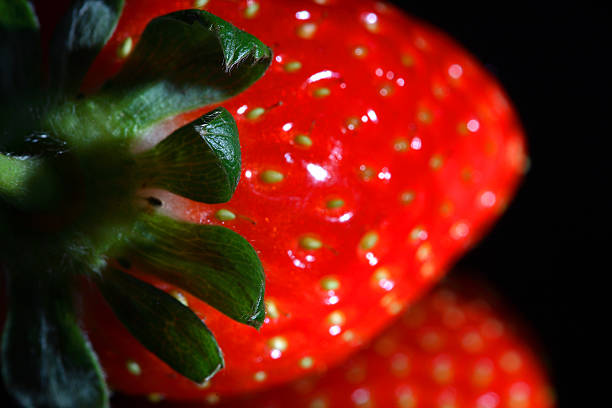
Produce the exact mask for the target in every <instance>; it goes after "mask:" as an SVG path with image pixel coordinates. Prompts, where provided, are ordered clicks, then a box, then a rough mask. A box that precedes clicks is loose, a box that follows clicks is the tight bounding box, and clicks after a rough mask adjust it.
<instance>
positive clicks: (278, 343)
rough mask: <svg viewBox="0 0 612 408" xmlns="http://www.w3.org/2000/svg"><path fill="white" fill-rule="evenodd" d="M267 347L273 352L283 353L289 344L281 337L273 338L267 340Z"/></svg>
mask: <svg viewBox="0 0 612 408" xmlns="http://www.w3.org/2000/svg"><path fill="white" fill-rule="evenodd" d="M268 347H270V348H271V349H273V350H279V351H285V350H287V347H289V343H288V342H287V339H286V338H284V337H283V336H275V337H272V338H271V339H269V340H268Z"/></svg>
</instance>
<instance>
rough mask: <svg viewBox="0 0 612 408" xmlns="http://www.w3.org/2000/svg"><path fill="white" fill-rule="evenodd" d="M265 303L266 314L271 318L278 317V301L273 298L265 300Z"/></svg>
mask: <svg viewBox="0 0 612 408" xmlns="http://www.w3.org/2000/svg"><path fill="white" fill-rule="evenodd" d="M264 305H265V307H266V316H268V317H269V318H271V319H278V317H279V316H280V313H279V312H278V308H277V307H276V303H274V301H273V300H270V299H268V300H266V301H264Z"/></svg>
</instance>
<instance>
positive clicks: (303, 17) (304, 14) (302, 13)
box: [295, 10, 310, 20]
mask: <svg viewBox="0 0 612 408" xmlns="http://www.w3.org/2000/svg"><path fill="white" fill-rule="evenodd" d="M295 18H297V19H298V20H308V19H309V18H310V12H309V11H307V10H302V11H298V12H297V13H295Z"/></svg>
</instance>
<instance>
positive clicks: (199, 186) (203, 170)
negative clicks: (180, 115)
mask: <svg viewBox="0 0 612 408" xmlns="http://www.w3.org/2000/svg"><path fill="white" fill-rule="evenodd" d="M136 162H137V165H138V173H139V174H140V178H141V179H142V180H143V183H144V185H145V186H153V187H159V188H163V189H166V190H168V191H171V192H173V193H175V194H178V195H181V196H183V197H186V198H189V199H191V200H195V201H200V202H205V203H222V202H226V201H228V200H229V199H230V198H231V197H232V194H233V193H234V190H235V189H236V185H237V184H238V179H239V178H240V164H241V162H240V141H239V139H238V129H237V128H236V122H235V121H234V118H233V117H232V115H231V114H230V113H229V112H228V111H227V110H225V109H224V108H217V109H215V110H213V111H211V112H208V113H207V114H206V115H204V116H202V117H200V118H199V119H197V120H195V121H193V122H191V123H189V124H187V125H185V126H183V127H182V128H180V129H178V130H176V131H175V132H173V133H172V134H171V135H170V136H168V137H167V138H165V139H164V140H162V141H161V142H160V143H158V144H157V145H156V146H155V147H154V148H153V149H150V150H148V151H146V152H144V153H142V154H140V155H139V156H138V157H137V158H136Z"/></svg>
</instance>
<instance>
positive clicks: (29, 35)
mask: <svg viewBox="0 0 612 408" xmlns="http://www.w3.org/2000/svg"><path fill="white" fill-rule="evenodd" d="M0 61H1V63H0V103H2V104H4V103H8V102H11V103H14V102H15V101H14V98H15V97H20V96H21V95H20V94H22V93H23V92H24V91H30V90H32V89H35V87H36V86H38V85H39V84H40V74H41V72H40V38H39V25H38V19H37V18H36V14H35V13H34V9H33V7H32V5H31V4H30V2H29V1H26V0H2V1H0ZM0 107H1V108H2V110H4V109H6V107H5V106H1V105H0ZM7 117H8V116H7Z"/></svg>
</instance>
